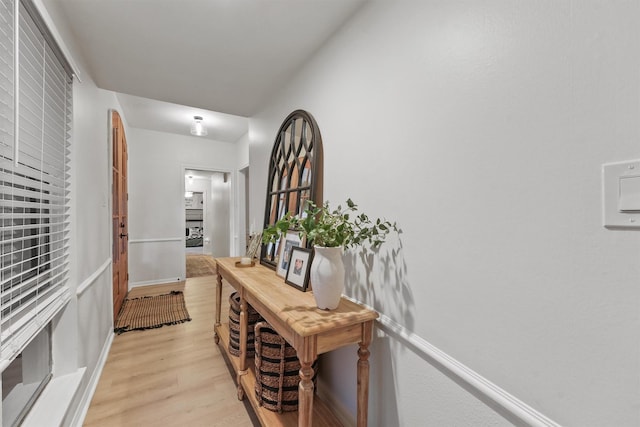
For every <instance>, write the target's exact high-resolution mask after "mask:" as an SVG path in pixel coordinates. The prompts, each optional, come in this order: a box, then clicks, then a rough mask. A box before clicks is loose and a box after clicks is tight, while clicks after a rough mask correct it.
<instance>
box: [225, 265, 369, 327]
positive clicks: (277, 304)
mask: <svg viewBox="0 0 640 427" xmlns="http://www.w3.org/2000/svg"><path fill="white" fill-rule="evenodd" d="M215 261H216V263H217V265H218V269H220V270H222V271H221V273H222V276H223V277H225V278H227V280H230V279H232V280H234V281H236V282H237V283H238V284H241V285H242V286H243V287H244V288H245V289H246V291H247V292H249V293H251V294H252V295H253V296H254V297H255V298H257V299H259V300H260V301H261V302H262V303H263V304H264V305H265V307H267V308H268V309H269V310H270V311H271V312H272V313H275V314H277V315H278V317H280V318H281V319H282V320H283V321H284V322H285V323H286V324H287V325H288V326H289V327H290V328H291V329H292V330H293V331H294V332H295V333H296V334H298V335H299V336H301V337H307V336H311V335H317V334H321V333H323V332H326V331H330V330H332V329H335V328H342V327H345V326H352V325H357V324H360V323H363V322H366V321H370V320H374V319H376V318H378V313H377V312H375V311H373V310H370V309H368V308H366V307H364V306H362V305H359V304H356V303H354V302H352V301H350V300H348V299H346V298H344V297H343V298H342V300H341V301H340V305H338V308H336V309H335V310H321V309H319V308H318V307H317V306H316V301H315V298H314V297H313V292H301V291H299V290H298V289H295V288H294V287H292V286H289V285H287V284H286V283H285V282H284V279H283V278H281V277H279V276H277V275H276V273H275V271H273V270H271V269H270V268H267V267H265V266H263V265H260V264H258V263H257V262H256V265H255V266H254V267H236V265H235V263H236V262H237V261H240V258H238V257H231V258H216V260H215ZM230 281H231V280H230Z"/></svg>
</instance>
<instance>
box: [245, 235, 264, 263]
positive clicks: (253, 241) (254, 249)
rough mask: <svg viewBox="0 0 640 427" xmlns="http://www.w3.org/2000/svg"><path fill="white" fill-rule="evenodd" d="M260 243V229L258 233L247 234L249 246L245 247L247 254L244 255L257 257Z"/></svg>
mask: <svg viewBox="0 0 640 427" xmlns="http://www.w3.org/2000/svg"><path fill="white" fill-rule="evenodd" d="M261 244H262V231H261V232H259V233H254V234H252V235H251V236H249V246H248V248H247V254H246V255H245V257H247V258H251V259H254V258H256V257H258V251H259V250H260V245H261Z"/></svg>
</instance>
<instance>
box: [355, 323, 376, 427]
mask: <svg viewBox="0 0 640 427" xmlns="http://www.w3.org/2000/svg"><path fill="white" fill-rule="evenodd" d="M372 332H373V322H366V323H363V324H362V341H361V342H360V344H359V345H360V348H358V420H357V426H358V427H367V418H368V413H369V354H370V353H369V344H370V343H371V335H372Z"/></svg>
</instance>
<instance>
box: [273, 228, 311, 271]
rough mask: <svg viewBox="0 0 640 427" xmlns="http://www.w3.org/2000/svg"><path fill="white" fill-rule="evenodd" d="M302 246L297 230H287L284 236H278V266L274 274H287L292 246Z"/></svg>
mask: <svg viewBox="0 0 640 427" xmlns="http://www.w3.org/2000/svg"><path fill="white" fill-rule="evenodd" d="M301 246H304V242H303V241H302V239H300V236H299V235H298V232H297V231H291V230H289V231H287V234H286V236H284V237H282V238H280V247H279V248H278V255H279V256H278V266H277V268H276V274H277V275H278V276H280V277H282V278H285V277H286V275H287V270H288V269H289V260H290V258H291V251H292V250H293V248H296V247H301Z"/></svg>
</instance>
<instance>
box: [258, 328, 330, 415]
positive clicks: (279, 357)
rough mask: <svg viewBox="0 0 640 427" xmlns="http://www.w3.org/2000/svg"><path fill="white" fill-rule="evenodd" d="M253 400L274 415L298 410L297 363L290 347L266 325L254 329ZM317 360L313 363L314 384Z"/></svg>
mask: <svg viewBox="0 0 640 427" xmlns="http://www.w3.org/2000/svg"><path fill="white" fill-rule="evenodd" d="M255 337H256V354H255V364H256V387H255V391H256V397H257V398H258V403H259V404H260V406H263V407H264V408H266V409H269V410H270V411H274V412H288V411H296V410H298V384H299V383H300V375H299V371H300V361H299V360H298V356H297V353H296V350H295V349H294V348H293V347H291V346H290V345H289V344H287V342H286V341H285V340H284V338H282V337H281V336H280V335H278V333H277V332H276V331H275V330H274V329H273V328H272V327H271V325H269V324H268V323H267V322H258V323H256V326H255ZM317 366H318V361H317V360H316V361H315V362H314V363H313V366H312V368H313V382H314V383H315V382H316V374H317V372H318V369H317Z"/></svg>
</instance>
